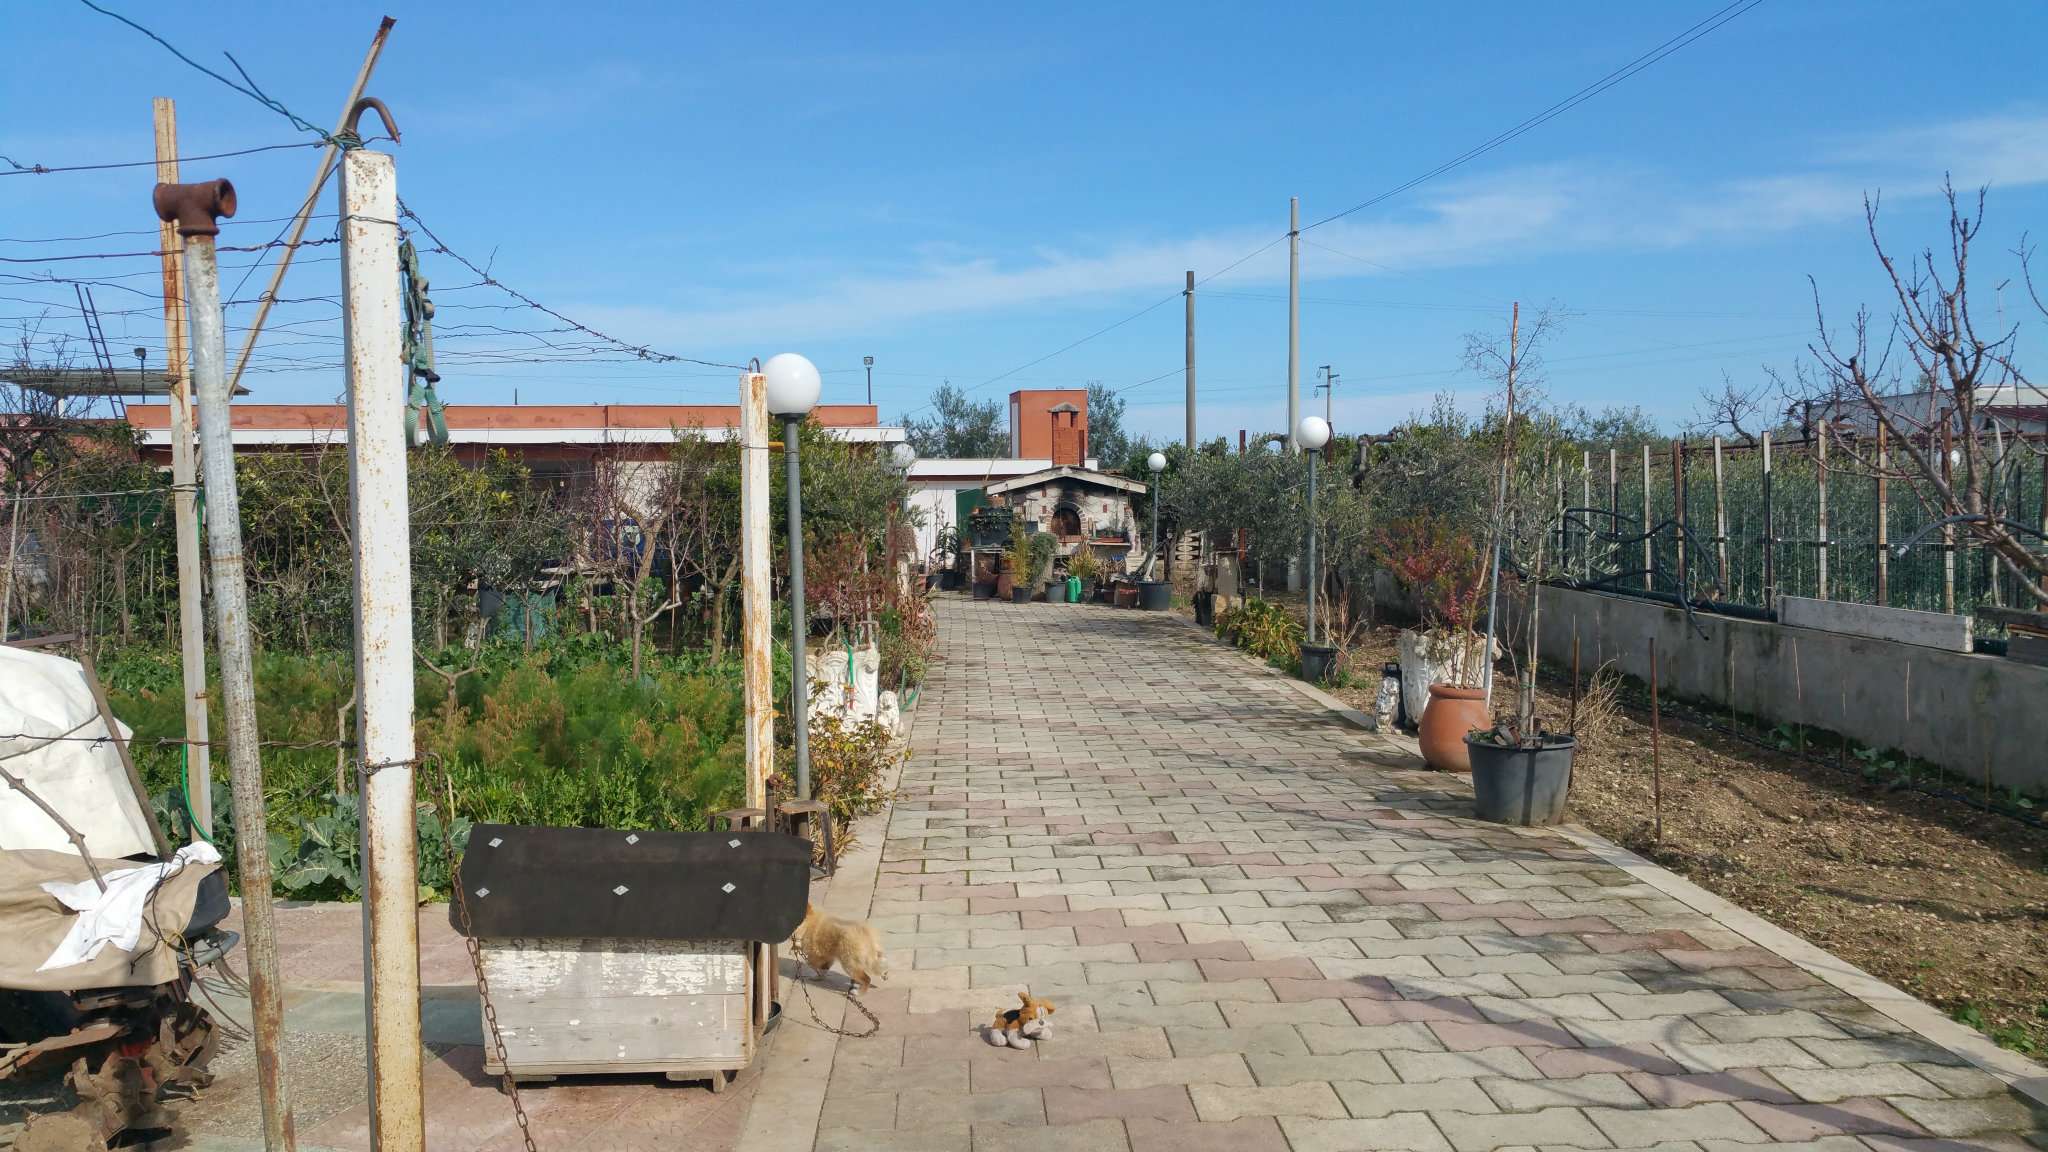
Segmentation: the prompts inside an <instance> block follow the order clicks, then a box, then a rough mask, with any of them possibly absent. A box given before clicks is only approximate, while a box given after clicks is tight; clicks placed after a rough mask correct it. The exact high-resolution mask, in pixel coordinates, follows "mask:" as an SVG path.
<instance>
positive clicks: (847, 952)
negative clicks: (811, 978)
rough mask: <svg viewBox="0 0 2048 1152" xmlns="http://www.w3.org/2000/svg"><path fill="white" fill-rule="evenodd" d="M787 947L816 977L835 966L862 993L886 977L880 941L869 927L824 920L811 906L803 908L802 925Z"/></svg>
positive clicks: (885, 961) (834, 919)
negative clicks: (808, 966)
mask: <svg viewBox="0 0 2048 1152" xmlns="http://www.w3.org/2000/svg"><path fill="white" fill-rule="evenodd" d="M789 944H790V948H791V950H792V951H794V952H795V953H796V955H797V958H798V959H799V960H802V961H803V962H804V963H805V964H808V965H810V967H811V968H812V969H814V970H816V971H817V972H819V973H820V974H823V973H824V971H825V970H826V969H827V968H830V967H832V965H833V964H835V963H836V964H838V965H839V969H840V971H842V972H844V973H846V975H847V977H848V978H849V979H851V980H852V981H853V984H854V987H855V988H856V989H858V990H859V991H862V992H865V991H867V990H868V989H869V988H870V987H872V986H873V985H874V982H875V981H876V980H879V979H881V978H882V977H884V976H887V975H888V974H889V964H888V960H887V959H886V958H885V957H884V956H883V955H882V941H881V938H880V937H878V936H876V935H875V930H874V929H873V928H872V927H870V926H869V925H868V924H867V923H866V922H865V921H859V920H841V919H839V918H837V917H835V916H827V915H825V914H824V913H823V912H820V911H818V909H817V906H816V905H813V904H806V905H804V922H803V923H802V924H799V925H797V928H796V935H794V936H791V937H790V938H789Z"/></svg>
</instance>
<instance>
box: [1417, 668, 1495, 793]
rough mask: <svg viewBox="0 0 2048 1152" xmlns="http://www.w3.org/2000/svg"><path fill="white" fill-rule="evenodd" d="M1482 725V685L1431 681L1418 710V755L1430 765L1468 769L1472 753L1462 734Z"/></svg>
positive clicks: (1458, 769) (1442, 768) (1484, 713)
mask: <svg viewBox="0 0 2048 1152" xmlns="http://www.w3.org/2000/svg"><path fill="white" fill-rule="evenodd" d="M1484 727H1486V690H1485V689H1483V688H1458V687H1455V686H1453V685H1450V684H1431V685H1430V686H1429V706H1428V707H1427V708H1424V709H1423V710H1422V727H1421V729H1420V731H1419V732H1418V733H1417V736H1416V738H1417V740H1418V742H1420V743H1421V745H1422V758H1423V759H1424V760H1427V761H1428V762H1429V766H1430V767H1431V768H1436V769H1440V770H1442V771H1445V772H1470V771H1471V770H1472V755H1471V753H1470V752H1469V751H1468V750H1467V749H1466V747H1465V734H1466V733H1467V732H1472V731H1475V730H1477V729H1480V728H1484Z"/></svg>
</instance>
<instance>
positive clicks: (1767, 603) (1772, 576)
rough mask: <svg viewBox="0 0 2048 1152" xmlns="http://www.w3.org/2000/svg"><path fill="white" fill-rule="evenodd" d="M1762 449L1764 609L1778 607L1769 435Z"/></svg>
mask: <svg viewBox="0 0 2048 1152" xmlns="http://www.w3.org/2000/svg"><path fill="white" fill-rule="evenodd" d="M1763 447H1764V607H1765V608H1766V609H1769V610H1775V609H1776V608H1777V606H1778V534H1777V531H1776V528H1777V525H1776V524H1774V523H1773V522H1772V520H1771V434H1770V433H1769V432H1766V433H1764V435H1763Z"/></svg>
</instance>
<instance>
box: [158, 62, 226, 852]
mask: <svg viewBox="0 0 2048 1152" xmlns="http://www.w3.org/2000/svg"><path fill="white" fill-rule="evenodd" d="M151 113H152V117H153V120H154V125H155V129H156V178H157V182H158V183H162V184H176V183H177V182H178V109H177V106H176V105H175V104H173V103H172V102H171V101H170V99H169V98H167V97H163V96H159V97H157V98H156V99H155V101H153V102H152V106H151ZM157 241H158V243H157V247H158V248H159V249H160V250H161V251H162V252H163V274H164V275H163V296H164V381H165V383H166V384H167V385H168V387H167V388H166V389H165V396H164V400H165V407H166V408H168V409H169V410H170V417H171V485H172V488H173V492H172V496H171V507H172V513H173V515H174V517H175V523H174V525H173V527H174V530H175V531H176V533H177V541H178V652H179V657H180V668H181V670H182V672H183V678H184V682H183V685H182V687H183V690H184V696H183V699H184V710H185V739H186V741H187V743H186V745H185V765H186V767H185V777H186V781H185V791H186V794H187V796H188V797H189V801H190V803H191V806H192V824H193V829H192V838H193V839H194V840H197V839H198V838H199V837H200V835H201V834H202V833H208V834H210V833H211V832H212V831H213V752H212V748H211V746H210V744H209V741H208V738H207V729H208V717H207V712H206V606H205V604H204V603H203V602H202V600H201V599H200V597H201V594H202V591H201V587H202V585H203V583H204V581H205V577H204V576H203V575H202V574H201V573H202V569H201V560H200V551H199V494H198V492H197V491H196V489H197V488H198V481H199V463H198V460H197V459H196V458H195V456H194V454H193V451H192V427H193V425H192V412H193V408H192V381H191V377H190V376H189V375H188V373H187V371H186V363H185V283H184V278H185V262H184V255H185V252H184V245H183V244H182V243H181V242H180V241H179V239H178V226H177V225H176V224H175V223H172V222H169V221H158V223H157Z"/></svg>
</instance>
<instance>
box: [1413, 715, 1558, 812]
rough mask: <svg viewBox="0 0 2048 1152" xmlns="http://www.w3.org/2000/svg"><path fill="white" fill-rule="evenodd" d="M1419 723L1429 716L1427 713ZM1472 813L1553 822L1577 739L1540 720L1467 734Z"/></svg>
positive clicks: (1425, 720)
mask: <svg viewBox="0 0 2048 1152" xmlns="http://www.w3.org/2000/svg"><path fill="white" fill-rule="evenodd" d="M1422 719H1423V722H1424V723H1427V722H1428V721H1429V716H1428V714H1427V713H1425V714H1424V715H1423V718H1422ZM1465 748H1466V751H1467V753H1468V754H1469V755H1470V756H1471V761H1472V815H1474V816H1476V817H1478V818H1479V819H1481V820H1491V821H1493V822H1494V823H1496V824H1526V825H1532V826H1536V825H1545V824H1555V823H1557V822H1558V821H1559V820H1562V819H1564V809H1565V801H1566V798H1567V797H1568V796H1569V795H1570V793H1571V787H1572V753H1573V752H1574V751H1575V750H1576V749H1577V748H1578V740H1577V739H1576V738H1575V737H1573V736H1570V735H1559V734H1556V733H1551V732H1546V731H1544V730H1543V727H1542V725H1541V724H1533V725H1532V724H1529V723H1527V722H1519V723H1504V724H1498V725H1495V726H1494V727H1492V728H1486V729H1481V730H1480V731H1477V732H1472V733H1468V734H1467V735H1466V737H1465Z"/></svg>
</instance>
